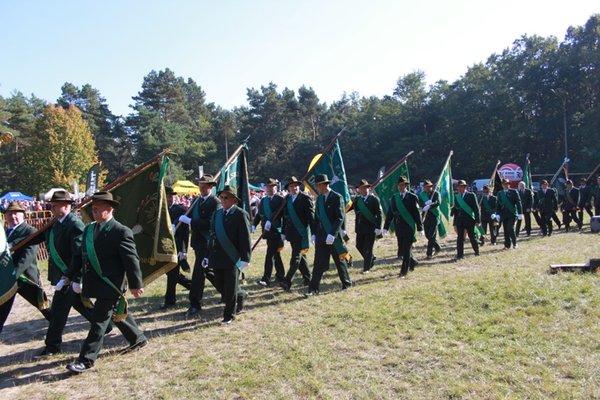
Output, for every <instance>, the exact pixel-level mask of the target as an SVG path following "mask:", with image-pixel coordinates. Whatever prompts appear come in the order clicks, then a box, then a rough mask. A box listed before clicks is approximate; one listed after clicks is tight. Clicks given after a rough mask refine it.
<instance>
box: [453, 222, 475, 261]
mask: <svg viewBox="0 0 600 400" xmlns="http://www.w3.org/2000/svg"><path fill="white" fill-rule="evenodd" d="M465 232H466V233H467V235H469V241H470V242H471V247H473V251H474V252H475V254H479V243H477V239H476V238H475V224H462V223H460V222H457V224H456V235H457V236H456V258H463V257H464V255H465Z"/></svg>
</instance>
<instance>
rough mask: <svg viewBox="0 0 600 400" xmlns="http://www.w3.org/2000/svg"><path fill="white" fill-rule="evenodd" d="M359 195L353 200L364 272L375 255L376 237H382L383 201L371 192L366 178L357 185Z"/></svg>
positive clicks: (356, 230)
mask: <svg viewBox="0 0 600 400" xmlns="http://www.w3.org/2000/svg"><path fill="white" fill-rule="evenodd" d="M357 189H358V195H357V196H355V197H354V199H353V200H352V207H351V208H350V209H353V210H354V214H355V220H354V231H355V232H356V248H357V249H358V252H359V253H360V254H361V255H362V257H363V273H365V274H366V273H368V272H369V271H370V270H371V268H373V264H374V263H375V259H376V258H377V257H375V256H374V255H373V246H374V244H375V238H376V237H381V233H382V230H381V226H382V216H381V214H382V210H381V202H380V201H379V199H378V198H377V196H375V195H373V194H372V193H371V184H370V183H369V182H368V181H367V180H366V179H361V180H360V182H359V183H358V185H357Z"/></svg>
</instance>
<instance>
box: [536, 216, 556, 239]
mask: <svg viewBox="0 0 600 400" xmlns="http://www.w3.org/2000/svg"><path fill="white" fill-rule="evenodd" d="M554 215H556V214H554V212H553V211H552V212H544V211H542V212H541V214H540V219H541V222H542V224H541V226H540V227H541V228H542V235H544V236H546V235H552V218H553V216H554Z"/></svg>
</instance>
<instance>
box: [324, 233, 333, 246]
mask: <svg viewBox="0 0 600 400" xmlns="http://www.w3.org/2000/svg"><path fill="white" fill-rule="evenodd" d="M334 241H335V236H333V235H327V238H326V239H325V244H329V245H331V244H333V242H334Z"/></svg>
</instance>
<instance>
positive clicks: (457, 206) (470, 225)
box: [452, 179, 481, 260]
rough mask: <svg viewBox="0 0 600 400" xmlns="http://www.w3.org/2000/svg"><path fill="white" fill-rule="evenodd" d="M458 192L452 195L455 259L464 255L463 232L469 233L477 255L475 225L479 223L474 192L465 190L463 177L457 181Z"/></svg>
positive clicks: (477, 245) (477, 244)
mask: <svg viewBox="0 0 600 400" xmlns="http://www.w3.org/2000/svg"><path fill="white" fill-rule="evenodd" d="M457 188H458V193H456V194H455V195H454V199H455V201H454V208H453V209H452V213H453V214H454V220H453V222H452V223H453V225H454V227H455V228H456V260H460V259H462V258H463V257H464V247H465V232H466V233H467V235H469V241H470V242H471V247H473V251H474V252H475V255H476V256H478V255H479V243H478V242H477V239H476V237H475V226H476V225H477V226H480V225H481V219H480V217H481V216H480V213H479V204H477V197H476V196H475V193H472V192H467V182H465V181H464V180H463V179H461V180H460V181H458V185H457Z"/></svg>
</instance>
